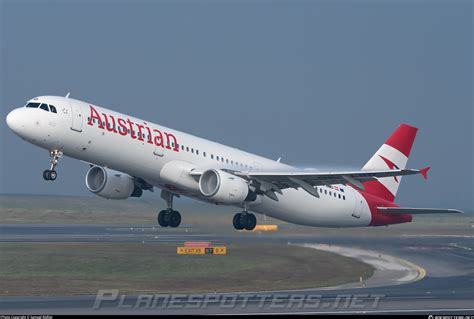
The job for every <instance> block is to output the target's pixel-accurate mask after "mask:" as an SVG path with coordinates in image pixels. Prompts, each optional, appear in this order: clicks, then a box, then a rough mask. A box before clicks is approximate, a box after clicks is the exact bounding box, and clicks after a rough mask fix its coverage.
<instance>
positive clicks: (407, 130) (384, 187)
mask: <svg viewBox="0 0 474 319" xmlns="http://www.w3.org/2000/svg"><path fill="white" fill-rule="evenodd" d="M417 131H418V129H417V128H416V127H413V126H410V125H407V124H401V125H400V126H399V127H398V128H397V129H396V130H395V132H393V134H392V135H390V137H389V138H388V139H387V140H386V141H385V143H384V144H383V145H382V146H381V147H380V148H379V149H378V151H377V153H375V154H374V156H372V158H371V159H370V160H369V161H368V162H367V164H365V165H364V167H363V168H362V169H363V170H377V169H403V168H405V167H406V164H407V161H408V156H409V155H410V151H411V148H412V146H413V142H414V141H415V137H416V133H417ZM426 171H427V170H426ZM426 171H424V173H425V172H426ZM422 174H423V173H422ZM401 179H402V178H401V177H400V176H398V177H396V176H395V177H384V178H379V179H378V180H375V181H368V182H364V183H363V185H364V187H365V191H366V192H367V193H370V194H372V195H375V196H377V197H379V198H383V199H385V200H389V201H391V202H393V201H394V199H395V196H396V195H397V191H398V187H399V185H400V182H401Z"/></svg>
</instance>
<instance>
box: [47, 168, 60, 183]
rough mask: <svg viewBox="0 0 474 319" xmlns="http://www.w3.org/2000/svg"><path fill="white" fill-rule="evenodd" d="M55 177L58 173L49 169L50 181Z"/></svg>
mask: <svg viewBox="0 0 474 319" xmlns="http://www.w3.org/2000/svg"><path fill="white" fill-rule="evenodd" d="M56 177H58V173H56V171H54V170H53V171H49V180H50V181H54V180H56Z"/></svg>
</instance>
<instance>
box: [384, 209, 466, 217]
mask: <svg viewBox="0 0 474 319" xmlns="http://www.w3.org/2000/svg"><path fill="white" fill-rule="evenodd" d="M377 209H378V210H379V211H380V212H381V213H385V214H392V215H398V214H462V213H463V212H462V211H460V210H457V209H440V208H410V207H377Z"/></svg>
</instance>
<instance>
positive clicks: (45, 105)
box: [40, 103, 49, 112]
mask: <svg viewBox="0 0 474 319" xmlns="http://www.w3.org/2000/svg"><path fill="white" fill-rule="evenodd" d="M40 109H42V110H45V111H46V112H49V108H48V104H44V103H43V104H41V105H40Z"/></svg>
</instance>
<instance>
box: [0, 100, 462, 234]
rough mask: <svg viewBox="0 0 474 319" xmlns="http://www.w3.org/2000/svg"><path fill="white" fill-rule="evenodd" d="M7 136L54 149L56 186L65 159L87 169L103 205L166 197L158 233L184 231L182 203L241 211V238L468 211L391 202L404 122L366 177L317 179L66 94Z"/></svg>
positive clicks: (405, 152)
mask: <svg viewBox="0 0 474 319" xmlns="http://www.w3.org/2000/svg"><path fill="white" fill-rule="evenodd" d="M6 122H7V125H8V126H9V128H10V129H11V130H12V131H13V132H14V133H15V134H16V135H18V136H19V137H21V138H22V139H24V140H25V141H27V142H29V143H32V144H34V145H37V146H39V147H41V148H44V149H46V150H48V152H49V155H50V158H51V161H50V168H49V169H47V170H45V171H44V172H43V178H44V179H45V180H46V181H54V180H56V178H57V172H56V170H55V169H56V167H57V165H58V163H59V160H60V158H61V157H62V156H63V155H66V156H68V157H71V158H74V159H78V160H81V161H83V162H85V163H87V164H88V165H90V168H89V170H88V171H87V174H86V176H85V184H86V187H87V188H88V190H89V191H91V192H92V193H94V194H95V195H98V196H101V197H104V198H107V199H126V198H129V197H140V196H141V195H142V194H143V191H145V190H147V191H153V190H154V189H155V188H157V189H159V190H161V198H163V199H164V200H165V201H166V204H167V209H164V210H161V211H160V212H159V213H158V214H157V222H158V224H159V225H160V226H162V227H172V228H174V227H178V226H179V225H180V223H181V214H180V213H179V212H178V211H176V210H174V205H173V199H174V198H175V197H180V196H186V197H190V198H193V199H196V200H200V201H203V202H207V203H212V204H218V205H228V206H234V207H238V208H239V209H241V212H239V213H237V214H235V215H234V217H233V221H232V223H233V226H234V228H235V229H237V230H243V229H245V230H253V229H254V228H255V226H256V224H257V219H256V217H255V215H254V214H253V213H252V212H255V213H259V214H263V215H266V216H270V217H273V218H276V219H279V220H282V221H286V222H289V223H294V224H298V225H306V226H319V227H364V226H387V225H391V224H399V223H406V222H411V221H412V215H413V214H432V213H462V212H461V211H459V210H456V209H435V208H412V207H400V206H398V205H397V204H395V203H394V201H395V197H396V195H397V190H398V187H399V186H400V182H401V179H402V176H406V175H415V174H421V175H422V176H423V177H424V178H425V179H427V172H428V170H429V169H430V168H429V167H426V168H423V169H407V168H405V167H406V164H407V161H408V157H409V155H410V151H411V148H412V145H413V142H414V140H415V137H416V134H417V128H415V127H413V126H410V125H407V124H401V125H400V126H399V127H398V128H397V129H396V130H395V131H394V132H393V134H392V135H390V137H389V138H388V139H387V140H386V141H385V143H384V144H383V145H382V146H381V147H380V148H379V149H378V150H377V152H376V153H375V154H374V155H373V156H372V157H371V158H370V159H369V161H368V162H367V163H366V164H365V165H364V166H363V167H362V169H361V170H355V171H341V172H321V171H317V170H314V169H311V170H305V169H299V168H296V167H293V166H290V165H286V164H283V163H281V162H280V159H278V160H276V161H275V160H271V159H267V158H264V157H261V156H258V155H254V154H251V153H248V152H245V151H242V150H239V149H236V148H232V147H229V146H226V145H222V144H219V143H216V142H212V141H209V140H206V139H203V138H199V137H196V136H193V135H190V134H186V133H184V132H180V131H177V130H173V129H171V128H167V127H164V126H161V125H158V124H155V123H152V122H149V121H145V120H141V119H138V118H135V117H132V116H129V115H126V114H121V113H118V112H114V111H112V110H109V109H106V108H103V107H99V106H97V105H93V104H91V103H86V102H82V101H79V100H75V99H73V98H70V97H69V93H68V94H67V95H66V97H62V96H39V97H35V98H33V99H31V100H29V101H27V103H26V104H25V106H23V107H20V108H16V109H14V110H12V111H11V112H10V113H9V114H8V115H7V118H6Z"/></svg>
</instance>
